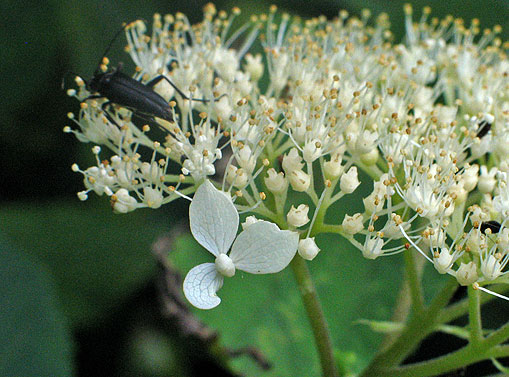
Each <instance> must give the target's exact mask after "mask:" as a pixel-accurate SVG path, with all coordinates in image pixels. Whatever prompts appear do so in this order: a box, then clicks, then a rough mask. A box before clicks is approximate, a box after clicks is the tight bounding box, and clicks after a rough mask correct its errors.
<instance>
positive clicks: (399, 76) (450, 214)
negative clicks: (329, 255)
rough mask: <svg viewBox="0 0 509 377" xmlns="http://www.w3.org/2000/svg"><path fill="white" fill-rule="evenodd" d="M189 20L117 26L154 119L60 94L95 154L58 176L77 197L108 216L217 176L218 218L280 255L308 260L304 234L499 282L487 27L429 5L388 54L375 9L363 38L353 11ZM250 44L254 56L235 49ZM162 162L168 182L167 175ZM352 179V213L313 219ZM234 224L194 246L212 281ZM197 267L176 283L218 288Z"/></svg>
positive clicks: (505, 169)
mask: <svg viewBox="0 0 509 377" xmlns="http://www.w3.org/2000/svg"><path fill="white" fill-rule="evenodd" d="M204 11H205V15H204V19H203V22H201V23H199V24H197V25H191V24H190V23H189V21H188V19H187V18H186V17H185V16H184V15H182V14H177V15H175V16H173V15H168V16H165V17H161V16H159V15H156V16H155V17H154V23H153V27H152V33H151V34H150V35H149V34H147V29H146V26H145V24H144V23H143V22H142V21H137V22H135V23H133V24H131V25H129V26H128V27H127V28H126V34H127V40H128V46H127V48H126V51H128V52H129V54H130V56H131V57H132V59H133V61H134V62H135V64H136V65H137V69H136V73H135V75H134V76H133V77H134V78H136V79H137V80H140V81H141V82H143V83H146V82H148V81H150V80H151V79H153V78H154V77H157V76H159V75H164V76H166V77H167V78H168V79H169V81H170V82H171V83H172V84H173V85H171V84H170V83H169V82H168V81H166V80H161V81H160V83H159V84H158V85H156V86H155V91H156V92H157V93H158V94H159V95H161V96H162V97H163V98H165V100H167V101H168V106H169V109H170V112H171V114H172V121H167V120H163V119H159V118H156V117H153V119H151V121H150V122H148V123H149V124H150V126H152V127H150V126H149V125H148V124H141V125H140V124H135V123H136V122H135V121H134V118H135V115H137V114H136V110H137V109H126V108H123V107H122V106H115V105H114V104H113V106H108V107H105V106H104V103H105V102H106V101H108V98H97V97H100V96H96V98H95V99H88V97H89V96H90V94H95V93H90V92H89V86H88V85H87V84H86V83H85V82H84V81H83V80H82V79H79V78H78V79H77V84H78V91H76V90H70V91H69V94H70V95H72V96H75V97H76V98H77V99H79V100H80V101H82V103H81V110H80V113H79V115H78V116H73V115H72V114H71V115H70V118H71V119H73V120H75V123H76V124H77V125H78V127H79V128H78V129H77V130H71V128H69V127H67V128H66V131H68V132H73V133H75V135H76V136H77V137H78V138H79V140H81V141H83V142H92V143H94V144H96V145H101V146H103V147H106V148H108V149H109V150H110V151H111V153H112V155H111V156H109V157H108V159H107V160H100V159H99V157H97V166H93V167H90V168H88V169H86V170H80V169H79V168H78V167H77V166H74V170H76V171H79V172H81V173H82V174H83V175H84V177H85V179H84V183H85V187H86V189H87V190H86V191H83V192H80V193H79V194H78V195H79V197H80V198H81V199H86V197H87V193H88V192H89V191H95V192H96V193H97V194H99V195H102V194H103V193H105V194H107V195H108V196H110V197H111V201H112V204H113V209H114V210H115V211H117V212H129V211H131V210H134V209H136V208H139V207H151V208H157V207H159V206H161V205H162V204H165V203H168V202H170V201H172V200H173V199H175V198H178V197H186V198H188V195H190V194H192V193H193V192H194V191H196V189H197V187H198V186H199V185H200V184H201V183H202V182H203V181H204V180H207V179H208V178H210V177H212V176H222V177H223V178H222V180H223V183H222V188H223V191H224V192H225V193H226V194H227V196H228V198H229V200H231V203H232V206H234V208H235V209H236V211H238V212H242V213H244V212H250V213H253V214H256V215H257V216H261V217H264V218H266V219H267V220H268V221H270V222H267V221H266V222H264V223H267V224H270V225H273V226H275V225H274V224H271V223H275V224H277V225H278V226H279V228H282V229H290V230H293V231H294V232H293V233H292V234H296V233H295V232H299V233H300V238H301V240H300V242H298V245H297V243H295V245H293V242H294V240H292V248H293V247H295V249H294V250H293V251H294V252H295V251H296V250H297V249H298V252H299V255H300V256H301V257H303V258H305V259H308V260H311V259H313V258H315V257H316V256H317V255H318V252H319V251H320V249H319V247H318V246H317V244H316V242H315V238H314V236H315V235H317V234H319V233H323V232H333V233H338V234H340V235H341V236H343V237H345V238H347V239H348V240H349V241H350V242H352V244H353V245H355V246H356V247H357V248H358V249H359V250H360V251H361V252H362V254H363V255H364V256H365V257H366V258H368V259H374V258H377V257H379V256H382V255H390V254H394V253H398V252H402V251H405V250H407V249H409V248H411V247H414V248H416V249H417V250H418V251H420V252H421V253H422V254H423V255H424V256H425V257H426V258H427V259H428V260H429V261H430V262H431V263H433V264H434V266H435V267H436V269H437V270H438V271H439V272H440V273H449V274H451V275H453V276H455V277H456V278H457V280H458V282H459V283H461V284H465V285H469V284H473V283H476V284H484V283H486V282H493V281H495V280H496V281H497V282H500V281H502V279H503V277H504V275H505V267H506V265H507V263H508V259H509V256H508V255H509V251H508V250H509V248H508V247H509V229H508V228H509V227H506V225H507V224H508V221H509V220H508V219H509V188H508V186H507V174H508V173H509V60H508V59H507V49H508V47H509V45H508V43H507V42H505V43H504V42H503V41H501V40H500V39H499V38H498V37H497V34H498V33H499V32H500V28H499V27H495V28H494V29H493V30H484V31H483V32H482V33H481V30H480V28H479V22H478V21H477V20H473V21H472V22H471V24H470V25H469V26H467V25H465V24H464V22H463V21H462V20H459V19H453V18H452V17H448V18H445V19H444V20H441V21H439V20H436V19H429V14H430V9H429V8H425V9H424V11H423V16H422V17H421V18H420V20H419V22H418V23H414V22H413V20H412V9H411V7H410V6H406V8H405V12H406V20H405V25H406V37H405V39H404V41H403V42H402V43H400V44H394V43H392V39H393V36H392V34H391V32H390V30H389V22H388V17H387V16H386V15H384V14H382V15H380V16H379V17H378V18H377V19H376V20H375V22H374V24H373V25H372V24H370V15H369V12H364V13H363V15H362V17H361V18H360V19H359V18H355V17H348V14H347V13H346V12H343V11H342V12H340V13H339V16H338V17H337V18H336V19H335V20H333V21H329V20H327V19H325V18H324V17H319V18H315V19H311V20H307V21H301V20H292V19H291V17H289V16H288V15H283V16H282V17H280V21H277V22H276V21H275V20H276V9H275V7H273V8H271V11H270V13H269V14H263V15H260V16H259V17H252V19H251V22H249V23H247V24H246V25H244V26H243V27H241V28H240V29H238V30H237V31H231V30H230V28H231V25H232V20H233V18H234V17H235V16H236V15H237V14H238V13H239V10H238V9H234V11H233V12H232V16H228V15H227V14H226V13H225V12H217V11H216V9H215V8H214V6H212V5H210V4H209V5H207V6H206V7H205V9H204ZM257 43H260V44H261V47H262V48H263V53H264V56H263V57H262V55H253V54H251V53H250V52H249V51H250V49H252V48H253V47H255V45H256V44H257ZM253 49H254V48H253ZM104 65H105V66H104V67H103V68H104V70H106V69H107V67H106V65H107V61H105V64H104ZM265 79H266V80H265ZM99 94H101V93H99ZM154 126H156V127H154ZM151 128H152V129H153V130H152V131H151ZM154 128H158V130H155V129H154ZM160 131H162V132H163V136H160V135H161V132H160ZM158 132H159V133H158ZM156 136H159V137H161V139H162V140H160V141H155V140H154V138H155V137H156ZM99 151H100V150H99V148H98V147H94V153H95V154H96V155H97V156H98V155H99ZM174 165H180V172H179V174H170V169H171V167H172V166H174ZM367 177H369V179H368V178H367ZM361 179H362V180H363V181H366V182H363V183H364V184H365V185H368V186H369V187H372V190H370V192H369V194H368V195H366V196H365V197H364V198H362V202H363V204H364V211H363V212H362V213H356V214H352V215H346V216H345V217H344V218H343V219H337V221H336V223H326V222H325V218H326V214H328V213H327V210H328V209H329V208H330V206H331V205H333V204H334V203H335V202H337V201H340V200H345V198H344V197H346V196H348V195H350V194H352V193H355V191H356V189H357V188H358V187H359V185H360V184H361V182H360V180H361ZM369 181H371V183H370V182H369ZM199 187H200V188H201V187H203V185H202V186H199ZM198 190H200V189H198ZM193 203H194V202H193ZM233 203H234V204H233ZM195 207H196V206H195ZM199 208H201V210H202V211H206V206H200V207H199ZM232 208H233V207H232ZM191 214H192V212H191ZM202 215H203V214H202ZM310 217H311V218H310ZM329 217H330V214H328V216H327V219H328V218H329ZM195 218H197V215H195ZM237 221H238V220H237ZM192 224H193V220H192V221H191V226H192V227H193V225H192ZM236 224H237V225H235V226H234V228H235V229H234V233H232V235H231V237H230V238H231V239H230V240H229V241H228V245H226V244H225V245H223V246H224V247H223V248H222V249H220V250H219V249H217V250H216V249H211V248H210V247H208V246H207V245H205V244H204V243H203V242H202V244H204V246H205V247H206V248H207V249H208V250H209V251H210V252H211V253H213V254H214V255H215V256H216V258H217V259H216V264H215V267H214V268H215V269H217V270H218V271H220V272H221V274H222V275H224V276H231V275H232V274H233V273H234V272H235V269H236V268H238V269H242V268H241V267H239V266H240V265H239V259H238V258H240V257H239V255H243V254H242V253H241V252H240V251H239V250H240V249H239V248H238V247H236V246H235V245H236V244H235V243H234V244H233V248H232V251H231V253H230V255H229V256H227V255H226V253H227V251H228V249H229V246H230V245H231V244H232V242H233V240H234V238H235V234H236V231H237V226H238V223H236ZM253 226H254V225H251V226H250V227H248V228H247V229H246V230H244V232H242V233H241V234H240V235H239V236H238V238H237V240H239V239H242V238H245V237H247V238H249V237H251V236H249V237H248V236H243V234H247V232H248V230H249V229H251V228H252V227H253ZM264 226H267V227H269V225H264ZM232 227H233V225H232ZM257 227H260V228H261V227H262V226H261V225H257ZM267 229H268V228H267ZM278 231H279V230H278ZM279 232H281V231H279ZM195 233H196V232H194V231H193V234H195ZM195 236H196V234H195ZM210 237H212V238H213V236H210ZM198 240H199V239H198ZM199 241H200V240H199ZM236 242H238V241H236ZM289 254H290V253H288V255H289ZM223 255H224V256H223ZM226 258H228V260H227V259H226ZM219 259H220V260H219ZM218 260H219V261H218ZM287 262H289V260H288V261H286V259H285V263H286V264H288V263H287ZM286 264H285V265H286ZM201 266H203V265H201ZM198 267H200V266H198ZM198 267H196V268H198ZM214 268H212V267H210V266H209V267H207V269H206V271H205V270H204V269H203V268H200V269H199V271H198V270H196V271H195V273H193V274H191V277H192V278H191V277H189V276H188V278H187V279H186V280H187V283H186V284H187V287H188V288H189V287H190V286H194V285H195V284H198V283H197V280H196V279H198V278H199V279H205V277H206V279H209V278H210V279H209V280H206V281H207V282H212V281H213V282H215V283H213V284H212V283H210V284H212V285H214V284H215V285H214V286H215V287H216V288H218V287H219V286H220V285H221V284H222V280H221V279H222V278H221V279H220V280H221V281H219V280H218V279H219V278H217V276H219V275H216V272H214V271H216V270H215V269H214ZM209 270H210V271H212V272H213V273H212V272H210V271H209ZM244 270H245V271H249V272H251V271H250V270H249V269H244ZM193 271H194V269H193ZM209 272H210V274H209ZM271 272H272V271H271ZM193 279H194V280H193ZM203 281H204V280H200V282H203ZM207 289H208V288H207ZM216 290H217V289H216ZM216 290H213V294H214V295H215V291H216ZM189 292H191V291H189ZM196 292H198V291H196ZM199 292H202V291H199ZM211 292H212V291H211ZM190 295H191V296H193V294H190ZM200 295H201V293H199V294H198V293H196V294H195V296H193V297H194V298H192V297H189V296H188V297H189V298H190V299H191V301H192V302H193V300H195V302H196V300H198V301H200V300H203V297H205V296H203V297H202V296H200ZM211 295H212V293H211ZM209 296H210V295H208V296H207V295H206V297H209ZM204 302H206V303H205V304H204V306H208V305H212V304H217V303H215V302H209V301H206V300H205V301H204Z"/></svg>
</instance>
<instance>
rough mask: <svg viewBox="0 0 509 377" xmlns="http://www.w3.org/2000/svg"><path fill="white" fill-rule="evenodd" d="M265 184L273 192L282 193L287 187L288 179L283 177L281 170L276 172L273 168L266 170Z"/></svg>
mask: <svg viewBox="0 0 509 377" xmlns="http://www.w3.org/2000/svg"><path fill="white" fill-rule="evenodd" d="M265 185H267V188H268V189H269V191H271V192H272V193H274V194H282V193H284V192H285V191H286V189H287V188H288V181H287V180H286V179H285V175H284V173H283V172H279V173H276V170H275V169H274V168H270V169H269V170H267V177H265Z"/></svg>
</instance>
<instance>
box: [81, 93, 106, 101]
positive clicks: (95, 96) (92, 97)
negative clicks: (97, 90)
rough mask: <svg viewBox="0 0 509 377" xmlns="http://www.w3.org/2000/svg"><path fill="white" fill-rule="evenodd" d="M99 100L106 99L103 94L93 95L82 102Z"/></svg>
mask: <svg viewBox="0 0 509 377" xmlns="http://www.w3.org/2000/svg"><path fill="white" fill-rule="evenodd" d="M97 98H104V96H103V95H101V94H92V95H90V96H88V97H87V98H85V99H84V100H83V101H81V102H85V101H88V100H89V99H97Z"/></svg>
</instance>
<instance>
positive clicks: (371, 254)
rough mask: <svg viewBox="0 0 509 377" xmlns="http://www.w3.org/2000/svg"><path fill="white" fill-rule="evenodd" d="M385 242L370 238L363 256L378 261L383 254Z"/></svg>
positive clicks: (363, 250)
mask: <svg viewBox="0 0 509 377" xmlns="http://www.w3.org/2000/svg"><path fill="white" fill-rule="evenodd" d="M383 246H384V241H383V240H382V239H381V238H370V239H368V240H367V242H366V243H365V245H364V248H363V249H362V255H363V256H364V258H367V259H376V258H378V257H379V256H380V255H382V254H383V251H382V247H383Z"/></svg>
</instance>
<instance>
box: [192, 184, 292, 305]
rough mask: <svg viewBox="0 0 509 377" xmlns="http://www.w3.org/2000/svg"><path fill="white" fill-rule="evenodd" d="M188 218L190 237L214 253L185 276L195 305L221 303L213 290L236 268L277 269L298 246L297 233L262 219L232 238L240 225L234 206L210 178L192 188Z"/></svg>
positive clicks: (261, 271)
mask: <svg viewBox="0 0 509 377" xmlns="http://www.w3.org/2000/svg"><path fill="white" fill-rule="evenodd" d="M189 221H190V225H191V233H192V234H193V236H194V238H195V239H196V240H197V241H198V242H199V243H200V245H202V246H203V247H204V248H205V249H207V250H208V251H210V253H212V255H214V256H215V257H216V260H215V263H203V264H200V265H198V266H196V267H194V268H192V269H191V270H190V271H189V272H188V274H187V276H186V278H185V279H184V294H185V296H186V298H187V299H188V300H189V302H190V303H191V304H192V305H194V306H196V307H197V308H199V309H212V308H214V307H216V306H217V305H219V303H220V302H221V299H220V298H219V297H218V296H217V295H216V292H217V291H218V290H219V289H220V288H221V287H222V286H223V277H224V276H228V277H232V276H233V275H234V274H235V270H236V269H239V270H242V271H245V272H249V273H252V274H270V273H275V272H279V271H281V270H282V269H284V268H285V267H286V266H287V265H288V264H289V263H290V261H291V260H292V259H293V257H294V256H295V253H296V251H297V247H298V244H299V235H298V233H296V232H292V231H289V230H280V229H279V228H278V226H277V225H276V224H273V223H271V222H268V221H264V220H260V221H256V222H254V223H252V224H251V225H249V226H247V227H246V228H245V229H244V231H242V232H241V233H240V234H239V236H238V237H237V238H236V239H235V236H236V235H237V229H238V227H239V215H238V213H237V210H236V209H235V206H234V205H233V202H232V200H231V198H230V196H229V195H227V194H226V193H224V192H223V191H219V190H217V189H216V188H215V187H214V186H213V185H212V183H210V181H205V182H204V183H203V184H202V185H201V186H200V187H199V188H198V190H196V193H195V195H194V198H193V201H192V203H191V205H190V207H189ZM234 240H235V242H234ZM232 244H233V246H232ZM230 246H231V252H230V255H227V253H228V250H229V249H230Z"/></svg>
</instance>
